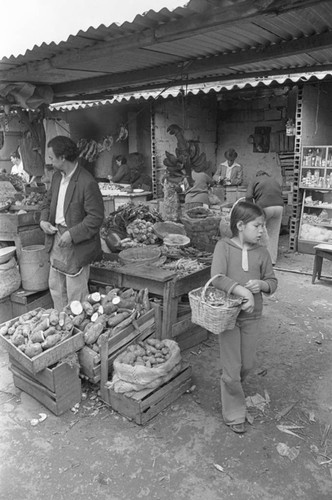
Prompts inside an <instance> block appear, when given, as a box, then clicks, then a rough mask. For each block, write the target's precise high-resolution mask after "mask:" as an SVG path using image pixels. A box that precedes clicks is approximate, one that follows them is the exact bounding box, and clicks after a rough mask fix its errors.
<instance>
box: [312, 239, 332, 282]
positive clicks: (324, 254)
mask: <svg viewBox="0 0 332 500" xmlns="http://www.w3.org/2000/svg"><path fill="white" fill-rule="evenodd" d="M328 246H330V247H331V249H328ZM314 250H315V258H314V267H313V271H312V278H311V283H315V279H316V276H317V278H318V279H319V280H320V277H321V274H322V266H323V259H327V260H332V245H327V244H322V245H316V246H315V247H314Z"/></svg>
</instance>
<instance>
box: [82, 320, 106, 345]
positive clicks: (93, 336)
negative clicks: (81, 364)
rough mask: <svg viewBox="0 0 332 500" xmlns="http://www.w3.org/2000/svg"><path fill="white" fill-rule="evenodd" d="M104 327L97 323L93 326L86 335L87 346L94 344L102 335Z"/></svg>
mask: <svg viewBox="0 0 332 500" xmlns="http://www.w3.org/2000/svg"><path fill="white" fill-rule="evenodd" d="M103 330H104V326H103V325H102V324H101V323H96V324H94V325H92V326H91V327H90V328H89V329H88V331H87V332H86V333H85V334H84V341H85V343H86V344H94V343H95V342H96V341H97V339H98V337H99V335H101V334H102V332H103Z"/></svg>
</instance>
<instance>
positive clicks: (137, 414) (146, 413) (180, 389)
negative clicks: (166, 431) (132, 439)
mask: <svg viewBox="0 0 332 500" xmlns="http://www.w3.org/2000/svg"><path fill="white" fill-rule="evenodd" d="M191 385H192V380H191V366H190V365H188V364H187V363H184V364H183V365H182V368H181V371H180V372H179V373H178V374H177V375H175V377H173V378H172V379H171V380H169V381H168V382H167V383H165V384H164V385H162V386H160V387H158V388H157V389H146V390H145V391H139V392H138V393H136V394H135V393H131V395H130V396H126V395H124V394H118V393H116V392H114V391H113V390H112V389H110V388H107V387H105V385H104V387H101V399H102V400H103V401H104V402H105V403H106V404H108V405H109V406H111V407H112V408H113V410H115V411H117V412H118V413H120V414H121V415H123V416H124V417H127V418H128V419H130V420H134V421H135V422H136V424H139V425H144V424H146V423H147V422H148V421H149V420H151V419H152V418H153V417H155V416H156V415H158V413H160V412H161V411H162V410H164V409H165V408H167V406H169V405H170V404H171V403H173V402H174V401H175V400H176V399H177V398H179V397H180V396H181V395H182V394H184V393H185V392H186V391H187V390H188V389H189V388H190V387H191Z"/></svg>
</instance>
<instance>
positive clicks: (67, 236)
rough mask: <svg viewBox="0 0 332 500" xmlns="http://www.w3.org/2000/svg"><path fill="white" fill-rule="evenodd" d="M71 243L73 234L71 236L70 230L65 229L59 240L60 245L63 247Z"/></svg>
mask: <svg viewBox="0 0 332 500" xmlns="http://www.w3.org/2000/svg"><path fill="white" fill-rule="evenodd" d="M71 243H72V239H71V236H70V232H69V231H65V232H64V233H63V234H62V235H61V238H60V240H59V247H61V248H64V247H70V245H71Z"/></svg>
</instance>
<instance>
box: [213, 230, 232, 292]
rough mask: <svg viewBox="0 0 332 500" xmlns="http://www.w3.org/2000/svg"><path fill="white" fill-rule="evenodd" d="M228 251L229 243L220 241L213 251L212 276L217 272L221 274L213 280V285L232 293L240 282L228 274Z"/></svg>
mask: <svg viewBox="0 0 332 500" xmlns="http://www.w3.org/2000/svg"><path fill="white" fill-rule="evenodd" d="M227 253H228V245H226V244H225V242H224V241H223V240H220V241H218V243H217V244H216V246H215V249H214V252H213V258H212V264H211V278H213V277H214V276H216V274H221V276H220V277H218V278H216V279H215V280H214V281H213V285H214V286H216V287H217V288H219V289H220V290H224V291H225V292H227V293H231V292H232V290H233V288H234V287H235V286H236V285H237V284H238V283H237V282H236V281H234V280H233V279H231V278H229V277H228V276H227Z"/></svg>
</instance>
